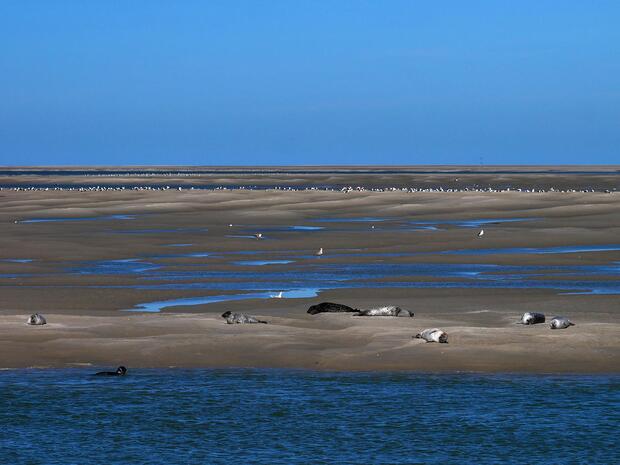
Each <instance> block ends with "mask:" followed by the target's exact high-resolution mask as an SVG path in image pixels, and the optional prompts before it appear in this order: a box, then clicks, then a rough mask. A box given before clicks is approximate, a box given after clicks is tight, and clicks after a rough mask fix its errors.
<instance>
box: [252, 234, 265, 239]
mask: <svg viewBox="0 0 620 465" xmlns="http://www.w3.org/2000/svg"><path fill="white" fill-rule="evenodd" d="M254 237H255V238H256V239H262V238H263V234H262V233H256V234H254Z"/></svg>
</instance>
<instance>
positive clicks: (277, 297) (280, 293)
mask: <svg viewBox="0 0 620 465" xmlns="http://www.w3.org/2000/svg"><path fill="white" fill-rule="evenodd" d="M271 298H272V299H281V298H282V291H280V292H278V293H277V294H271Z"/></svg>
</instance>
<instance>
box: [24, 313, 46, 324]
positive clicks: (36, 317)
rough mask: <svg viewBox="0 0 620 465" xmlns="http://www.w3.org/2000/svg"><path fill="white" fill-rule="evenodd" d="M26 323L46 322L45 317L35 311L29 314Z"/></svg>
mask: <svg viewBox="0 0 620 465" xmlns="http://www.w3.org/2000/svg"><path fill="white" fill-rule="evenodd" d="M28 324H29V325H35V326H40V325H44V324H47V321H46V320H45V317H44V316H43V315H39V314H38V313H35V314H34V315H30V316H29V317H28Z"/></svg>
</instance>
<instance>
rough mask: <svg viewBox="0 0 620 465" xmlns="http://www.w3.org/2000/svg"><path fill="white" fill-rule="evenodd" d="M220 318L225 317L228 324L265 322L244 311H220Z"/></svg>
mask: <svg viewBox="0 0 620 465" xmlns="http://www.w3.org/2000/svg"><path fill="white" fill-rule="evenodd" d="M222 318H226V323H228V324H229V325H234V324H253V323H263V324H267V322H266V321H262V320H259V319H258V318H256V317H253V316H251V315H246V314H245V313H232V312H231V311H228V312H224V313H222Z"/></svg>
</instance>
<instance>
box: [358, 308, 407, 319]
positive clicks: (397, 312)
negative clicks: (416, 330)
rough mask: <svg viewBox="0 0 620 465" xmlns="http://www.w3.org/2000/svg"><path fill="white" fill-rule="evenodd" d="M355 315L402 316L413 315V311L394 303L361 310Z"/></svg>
mask: <svg viewBox="0 0 620 465" xmlns="http://www.w3.org/2000/svg"><path fill="white" fill-rule="evenodd" d="M353 316H400V317H412V316H413V312H410V311H409V310H403V309H402V308H400V307H396V306H394V305H388V306H386V307H378V308H370V309H368V310H360V311H359V312H357V313H354V314H353Z"/></svg>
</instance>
